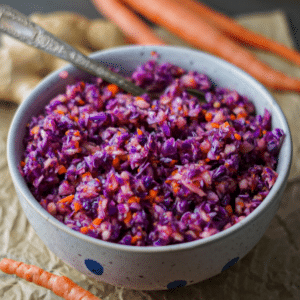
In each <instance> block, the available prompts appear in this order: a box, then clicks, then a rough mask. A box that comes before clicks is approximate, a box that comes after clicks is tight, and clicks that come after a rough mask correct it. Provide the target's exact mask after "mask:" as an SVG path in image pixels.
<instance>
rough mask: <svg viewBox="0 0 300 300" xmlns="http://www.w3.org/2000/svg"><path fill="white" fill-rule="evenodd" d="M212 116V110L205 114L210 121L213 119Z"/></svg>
mask: <svg viewBox="0 0 300 300" xmlns="http://www.w3.org/2000/svg"><path fill="white" fill-rule="evenodd" d="M212 117H213V116H212V113H210V112H209V113H206V114H205V120H206V121H207V122H210V121H211V120H212Z"/></svg>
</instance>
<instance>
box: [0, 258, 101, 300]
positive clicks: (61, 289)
mask: <svg viewBox="0 0 300 300" xmlns="http://www.w3.org/2000/svg"><path fill="white" fill-rule="evenodd" d="M0 270H1V271H3V272H4V273H7V274H15V275H17V276H18V277H20V278H23V279H25V280H27V281H29V282H33V283H35V284H37V285H39V286H42V287H44V288H46V289H49V290H51V291H52V292H53V293H54V294H56V295H57V296H59V297H62V298H64V299H65V300H100V298H98V297H96V296H94V295H93V294H92V293H90V292H89V291H87V290H85V289H83V288H82V287H81V286H79V285H78V284H76V283H75V282H74V281H72V280H71V279H70V278H68V277H66V276H58V275H55V274H52V273H50V272H47V271H45V270H43V269H41V268H39V267H37V266H34V265H27V264H24V263H23V262H19V261H15V260H13V259H9V258H3V259H2V260H1V261H0Z"/></svg>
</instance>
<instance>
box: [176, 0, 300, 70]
mask: <svg viewBox="0 0 300 300" xmlns="http://www.w3.org/2000/svg"><path fill="white" fill-rule="evenodd" d="M176 1H177V2H180V3H181V4H182V5H184V6H186V7H187V8H189V9H190V10H191V12H193V13H196V14H198V15H199V17H200V18H203V19H205V20H206V21H207V22H210V23H211V24H213V25H214V26H216V27H217V28H218V29H220V30H221V31H222V32H223V33H224V34H226V35H228V36H229V37H231V38H233V39H234V40H235V41H236V40H238V41H239V42H242V43H243V45H245V44H246V45H248V46H252V47H255V48H257V49H261V50H265V51H269V52H271V53H273V54H276V55H278V56H281V57H282V58H285V59H287V60H288V61H289V62H292V63H295V64H297V65H300V53H299V52H298V51H295V50H293V49H291V48H289V47H287V46H285V45H283V44H281V43H279V42H276V41H274V40H272V39H270V38H267V37H264V36H263V35H261V34H258V33H255V32H253V31H251V30H249V29H247V28H245V27H243V26H242V25H240V24H239V23H238V22H236V21H235V20H233V19H231V18H230V17H227V16H226V15H224V14H222V13H219V12H217V11H215V10H213V9H211V8H210V7H208V6H206V5H205V4H203V3H202V2H199V1H194V0H183V1H181V0H176Z"/></svg>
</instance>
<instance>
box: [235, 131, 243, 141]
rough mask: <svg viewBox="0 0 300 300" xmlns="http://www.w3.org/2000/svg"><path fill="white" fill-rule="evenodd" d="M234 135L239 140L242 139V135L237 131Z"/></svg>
mask: <svg viewBox="0 0 300 300" xmlns="http://www.w3.org/2000/svg"><path fill="white" fill-rule="evenodd" d="M234 137H235V138H236V139H237V140H239V141H240V140H241V139H242V137H241V136H240V135H239V134H238V133H235V134H234Z"/></svg>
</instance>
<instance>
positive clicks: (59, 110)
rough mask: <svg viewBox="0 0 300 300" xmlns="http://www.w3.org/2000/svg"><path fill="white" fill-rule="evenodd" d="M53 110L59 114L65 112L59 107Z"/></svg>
mask: <svg viewBox="0 0 300 300" xmlns="http://www.w3.org/2000/svg"><path fill="white" fill-rule="evenodd" d="M55 112H56V113H58V114H60V115H64V114H65V112H64V111H62V110H61V109H56V110H55Z"/></svg>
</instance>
